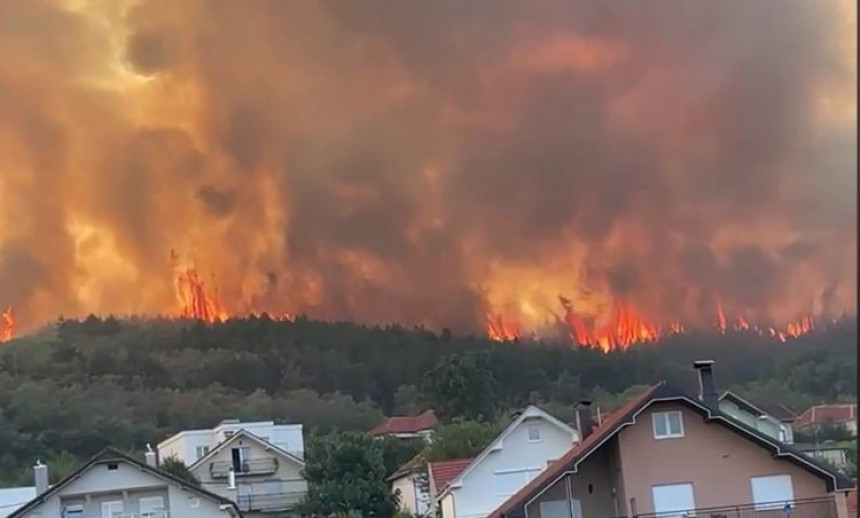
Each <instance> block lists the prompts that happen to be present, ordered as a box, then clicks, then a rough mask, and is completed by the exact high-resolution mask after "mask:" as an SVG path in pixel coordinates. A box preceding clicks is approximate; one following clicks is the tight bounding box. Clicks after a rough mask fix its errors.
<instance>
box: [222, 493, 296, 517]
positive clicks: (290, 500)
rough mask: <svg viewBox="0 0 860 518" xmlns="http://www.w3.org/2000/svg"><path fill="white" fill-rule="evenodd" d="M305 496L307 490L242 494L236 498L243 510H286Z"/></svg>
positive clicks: (240, 508)
mask: <svg viewBox="0 0 860 518" xmlns="http://www.w3.org/2000/svg"><path fill="white" fill-rule="evenodd" d="M304 496H305V492H293V493H272V494H268V495H242V496H239V497H237V498H236V505H238V506H239V510H241V511H242V512H246V511H285V510H287V509H290V508H292V507H293V506H294V505H296V504H297V503H299V501H300V500H301V499H302V497H304Z"/></svg>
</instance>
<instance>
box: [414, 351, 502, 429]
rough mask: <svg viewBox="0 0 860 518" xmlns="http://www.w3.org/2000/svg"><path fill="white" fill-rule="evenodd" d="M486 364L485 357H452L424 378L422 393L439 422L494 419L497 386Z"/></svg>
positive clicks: (475, 355)
mask: <svg viewBox="0 0 860 518" xmlns="http://www.w3.org/2000/svg"><path fill="white" fill-rule="evenodd" d="M485 363H486V354H480V353H474V352H468V353H465V354H460V355H452V356H449V357H447V358H445V359H444V360H442V363H441V364H440V365H439V366H438V367H436V368H435V369H433V370H431V371H429V372H428V373H427V374H426V375H425V376H424V382H423V384H422V391H423V392H424V394H426V396H427V398H428V399H429V401H430V404H431V406H432V407H433V408H434V409H435V410H436V414H437V415H438V416H439V417H440V418H441V419H451V418H453V417H457V416H462V417H467V418H470V419H486V418H489V417H491V416H492V415H493V406H494V405H495V397H494V394H495V388H496V384H497V383H496V379H495V378H494V376H493V372H492V371H491V370H489V369H487V368H486V367H484V366H483V365H484V364H485Z"/></svg>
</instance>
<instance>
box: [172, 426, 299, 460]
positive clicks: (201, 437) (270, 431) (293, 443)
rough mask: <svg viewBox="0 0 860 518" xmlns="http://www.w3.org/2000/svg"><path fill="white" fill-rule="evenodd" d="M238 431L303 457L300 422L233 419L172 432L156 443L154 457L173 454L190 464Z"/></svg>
mask: <svg viewBox="0 0 860 518" xmlns="http://www.w3.org/2000/svg"><path fill="white" fill-rule="evenodd" d="M239 430H245V431H247V432H249V433H252V434H253V435H254V436H256V437H259V438H261V439H263V440H265V441H267V442H269V443H271V444H273V445H275V446H277V447H278V448H280V449H281V450H284V451H287V452H289V453H290V454H291V455H294V456H296V457H299V458H304V454H305V442H304V436H303V434H302V425H301V424H275V423H274V421H256V422H250V423H243V422H241V421H239V420H237V419H227V420H224V421H221V422H220V423H219V424H218V426H216V427H215V428H211V429H202V430H185V431H182V432H179V433H177V434H175V435H172V436H171V437H169V438H167V439H165V440H163V441H161V442H160V443H159V444H158V458H159V459H160V460H162V461H163V460H164V459H167V458H169V457H174V458H176V459H179V460H181V461H182V462H183V463H184V464H185V465H186V466H190V465H192V464H194V463H195V462H197V461H198V460H199V459H201V458H203V457H204V456H206V455H207V454H208V453H209V452H210V451H211V450H213V449H214V448H215V447H216V446H217V445H219V444H221V443H223V442H224V441H226V440H228V439H229V438H230V437H232V436H233V435H234V434H236V433H237V432H238V431H239Z"/></svg>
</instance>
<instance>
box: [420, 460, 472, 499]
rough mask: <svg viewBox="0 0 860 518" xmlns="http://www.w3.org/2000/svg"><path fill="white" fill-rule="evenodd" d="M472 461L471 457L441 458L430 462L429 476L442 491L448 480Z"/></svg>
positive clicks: (455, 476) (452, 478) (453, 477)
mask: <svg viewBox="0 0 860 518" xmlns="http://www.w3.org/2000/svg"><path fill="white" fill-rule="evenodd" d="M471 463H472V459H455V460H443V461H440V462H431V463H430V476H432V477H433V484H434V487H436V489H437V490H438V491H439V493H441V492H442V489H443V488H445V486H447V485H448V483H449V482H451V481H452V480H454V479H455V478H457V475H459V474H460V473H462V472H463V470H464V469H466V467H467V466H468V465H469V464H471Z"/></svg>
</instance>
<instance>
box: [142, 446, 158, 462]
mask: <svg viewBox="0 0 860 518" xmlns="http://www.w3.org/2000/svg"><path fill="white" fill-rule="evenodd" d="M144 458H145V459H146V465H147V466H151V467H153V468H157V467H158V461H157V460H156V457H155V452H154V451H152V446H150V445H149V443H147V444H146V453H145V454H144Z"/></svg>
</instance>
